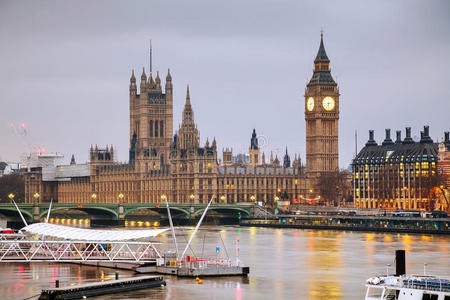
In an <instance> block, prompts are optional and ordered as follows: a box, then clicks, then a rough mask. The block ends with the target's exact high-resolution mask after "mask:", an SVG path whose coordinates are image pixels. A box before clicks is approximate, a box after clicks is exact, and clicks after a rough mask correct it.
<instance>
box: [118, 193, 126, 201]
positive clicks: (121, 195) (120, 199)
mask: <svg viewBox="0 0 450 300" xmlns="http://www.w3.org/2000/svg"><path fill="white" fill-rule="evenodd" d="M123 197H125V196H124V195H123V194H122V193H120V194H119V203H122V201H123Z"/></svg>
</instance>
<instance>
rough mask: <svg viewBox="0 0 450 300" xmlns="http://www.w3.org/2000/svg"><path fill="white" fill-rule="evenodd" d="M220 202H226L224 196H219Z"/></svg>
mask: <svg viewBox="0 0 450 300" xmlns="http://www.w3.org/2000/svg"><path fill="white" fill-rule="evenodd" d="M220 200H222V203H224V204H225V200H227V197H225V196H224V195H222V196H220Z"/></svg>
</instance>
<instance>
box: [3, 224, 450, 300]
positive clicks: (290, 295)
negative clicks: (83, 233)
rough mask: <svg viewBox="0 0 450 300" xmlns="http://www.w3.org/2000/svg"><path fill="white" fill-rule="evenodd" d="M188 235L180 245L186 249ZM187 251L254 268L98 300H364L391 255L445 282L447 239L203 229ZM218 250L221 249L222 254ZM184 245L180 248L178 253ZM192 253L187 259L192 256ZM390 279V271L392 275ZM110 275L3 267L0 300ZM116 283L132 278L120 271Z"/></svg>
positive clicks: (167, 239) (168, 244)
mask: <svg viewBox="0 0 450 300" xmlns="http://www.w3.org/2000/svg"><path fill="white" fill-rule="evenodd" d="M191 233H192V229H189V230H183V231H181V232H180V236H179V237H178V240H179V242H181V243H185V242H186V241H187V239H188V238H189V236H190V234H191ZM198 237H199V238H197V239H195V240H194V242H193V244H192V250H193V251H194V252H195V253H197V254H201V253H202V252H203V253H204V255H205V256H209V257H215V256H216V247H217V246H218V245H220V246H221V251H220V254H219V255H220V256H221V257H230V258H231V259H234V258H235V257H236V254H237V249H236V247H238V245H237V238H239V247H240V251H239V257H240V258H241V260H242V261H244V262H245V264H247V265H249V266H250V267H251V270H250V276H249V277H248V278H241V277H228V278H203V284H202V285H199V284H197V283H196V281H195V280H194V279H184V278H181V279H180V278H175V277H170V276H166V277H165V278H166V281H167V287H165V288H158V289H154V290H151V292H150V290H143V291H134V292H129V293H122V294H117V295H112V296H111V295H108V296H103V297H99V298H97V299H124V298H126V299H144V298H145V299H158V300H159V299H187V298H192V299H236V300H240V299H362V298H363V296H364V291H365V289H364V282H365V279H366V278H368V277H370V276H372V275H375V274H384V273H385V272H386V264H388V263H389V264H391V265H392V266H393V265H394V250H395V249H406V250H407V263H408V264H407V271H408V272H409V273H422V272H423V264H424V263H425V262H426V263H428V265H427V273H433V274H436V275H449V274H448V270H450V237H447V236H437V235H435V236H432V235H412V234H409V235H407V234H387V233H363V232H342V231H314V230H295V229H269V228H248V227H242V228H239V227H233V226H224V227H219V228H217V227H207V226H205V227H203V228H201V229H200V231H199V235H198ZM222 239H223V243H224V244H225V246H226V249H224V250H222V248H225V247H223V244H222V242H221V240H222ZM160 241H161V242H162V243H163V244H162V245H161V247H162V248H163V249H169V248H172V247H173V242H172V238H171V235H170V234H164V235H162V236H161V237H160ZM182 248H184V245H180V249H182ZM192 254H193V253H192V251H191V250H189V255H192ZM391 271H393V267H391ZM115 272H116V271H115V270H112V269H106V268H96V267H87V266H81V267H80V266H79V265H69V264H57V265H52V264H47V263H35V264H17V263H6V264H5V263H3V264H0V295H2V299H4V298H5V299H23V298H26V297H30V296H32V295H36V294H39V293H40V290H41V289H43V288H47V287H50V286H54V284H55V280H56V279H58V280H59V281H60V284H61V286H68V285H75V284H79V283H84V282H89V281H99V280H111V279H114V277H115ZM119 273H120V277H121V278H124V277H129V276H135V274H134V273H132V272H129V271H124V270H119Z"/></svg>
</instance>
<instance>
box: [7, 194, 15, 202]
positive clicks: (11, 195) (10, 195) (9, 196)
mask: <svg viewBox="0 0 450 300" xmlns="http://www.w3.org/2000/svg"><path fill="white" fill-rule="evenodd" d="M8 198H9V200H11V201H13V200H14V194H13V193H11V194H9V195H8Z"/></svg>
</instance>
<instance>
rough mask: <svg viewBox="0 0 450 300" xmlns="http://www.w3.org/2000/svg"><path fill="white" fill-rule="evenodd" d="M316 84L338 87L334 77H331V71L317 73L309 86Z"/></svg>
mask: <svg viewBox="0 0 450 300" xmlns="http://www.w3.org/2000/svg"><path fill="white" fill-rule="evenodd" d="M314 84H322V85H323V84H329V85H336V82H335V81H334V79H333V76H331V73H330V71H315V72H314V74H313V76H312V77H311V80H310V81H309V83H308V85H314Z"/></svg>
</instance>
